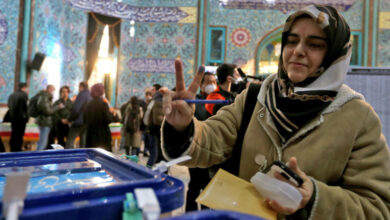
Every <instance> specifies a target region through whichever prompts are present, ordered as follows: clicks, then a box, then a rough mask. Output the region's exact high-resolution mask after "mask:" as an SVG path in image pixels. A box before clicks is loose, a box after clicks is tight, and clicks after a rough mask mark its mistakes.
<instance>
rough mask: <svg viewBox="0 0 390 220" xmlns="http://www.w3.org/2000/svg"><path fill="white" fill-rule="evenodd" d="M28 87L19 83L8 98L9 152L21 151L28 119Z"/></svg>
mask: <svg viewBox="0 0 390 220" xmlns="http://www.w3.org/2000/svg"><path fill="white" fill-rule="evenodd" d="M27 92H28V87H27V84H26V83H19V86H18V90H17V91H16V92H14V93H12V94H11V95H10V96H9V98H8V108H9V116H10V122H11V129H12V132H11V139H10V147H11V152H17V151H22V145H23V136H24V131H25V129H26V124H27V121H28V114H27V101H28V96H27Z"/></svg>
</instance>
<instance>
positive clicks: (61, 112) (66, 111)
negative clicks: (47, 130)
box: [53, 99, 73, 124]
mask: <svg viewBox="0 0 390 220" xmlns="http://www.w3.org/2000/svg"><path fill="white" fill-rule="evenodd" d="M60 103H61V104H62V105H64V106H65V108H62V109H58V110H57V111H56V112H55V113H54V115H53V123H54V124H57V123H58V122H59V121H61V119H67V118H68V117H69V115H70V112H71V111H72V107H73V103H72V101H70V99H67V100H66V101H65V100H63V99H58V100H57V101H56V102H54V107H57V106H59V105H60Z"/></svg>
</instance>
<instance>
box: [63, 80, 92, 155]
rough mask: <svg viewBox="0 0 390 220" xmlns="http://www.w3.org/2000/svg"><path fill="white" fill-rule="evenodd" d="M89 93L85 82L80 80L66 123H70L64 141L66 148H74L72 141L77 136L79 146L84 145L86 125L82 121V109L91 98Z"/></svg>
mask: <svg viewBox="0 0 390 220" xmlns="http://www.w3.org/2000/svg"><path fill="white" fill-rule="evenodd" d="M91 99H92V98H91V94H90V93H89V90H88V83H87V82H80V84H79V93H78V94H77V97H76V100H75V101H74V103H73V107H72V111H71V113H70V115H69V117H68V121H67V122H68V123H69V124H70V129H69V133H68V138H67V141H66V148H67V149H70V148H74V141H75V140H76V138H77V136H79V137H80V147H81V148H83V147H85V142H86V140H85V139H86V136H85V129H86V125H85V123H84V117H83V111H84V107H85V105H86V104H87V103H88V102H89V101H90V100H91Z"/></svg>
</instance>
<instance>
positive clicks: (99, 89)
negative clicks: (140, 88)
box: [84, 83, 117, 151]
mask: <svg viewBox="0 0 390 220" xmlns="http://www.w3.org/2000/svg"><path fill="white" fill-rule="evenodd" d="M103 95H104V85H103V84H102V83H96V84H95V85H93V86H92V87H91V96H92V100H91V101H89V102H88V103H87V104H86V105H85V108H84V122H85V124H86V133H87V138H86V146H87V147H88V148H95V147H100V148H103V149H105V150H107V151H111V140H112V139H111V131H110V127H109V124H110V123H111V122H115V121H117V116H116V111H115V110H114V109H113V108H109V106H108V104H107V103H106V102H105V101H104V99H103Z"/></svg>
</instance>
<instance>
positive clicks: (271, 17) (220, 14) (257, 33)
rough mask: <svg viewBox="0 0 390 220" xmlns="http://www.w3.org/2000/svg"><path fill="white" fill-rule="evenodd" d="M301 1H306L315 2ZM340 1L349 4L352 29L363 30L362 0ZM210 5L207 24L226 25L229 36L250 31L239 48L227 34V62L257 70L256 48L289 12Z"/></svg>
mask: <svg viewBox="0 0 390 220" xmlns="http://www.w3.org/2000/svg"><path fill="white" fill-rule="evenodd" d="M321 1H322V0H321ZM224 2H226V1H224ZM227 2H230V1H227ZM231 2H233V1H231ZM252 2H255V1H254V0H253V1H252ZM256 2H258V3H259V2H265V0H258V1H257V0H256ZM275 2H279V3H281V4H282V3H283V2H284V3H286V2H287V0H285V1H275ZM302 2H305V4H306V3H308V2H313V1H302ZM325 2H329V1H325ZM337 2H340V4H341V5H349V9H348V10H347V11H344V12H342V14H343V15H344V16H345V18H346V20H347V21H348V23H349V25H350V27H351V29H353V30H360V29H361V28H362V14H361V13H362V11H363V8H362V7H363V0H352V1H350V0H347V1H338V0H337ZM232 4H233V3H232ZM301 5H302V4H301ZM294 7H295V6H294ZM208 8H209V9H208V13H207V14H208V17H207V19H208V25H209V26H224V27H227V29H226V30H227V36H232V34H233V32H234V30H236V29H238V28H244V29H246V30H249V31H250V34H251V40H250V42H249V43H248V44H247V45H245V46H241V47H239V46H237V44H235V43H234V42H233V41H232V38H231V37H228V38H227V42H226V50H225V51H226V54H225V57H226V58H225V62H227V63H235V64H237V65H240V66H243V65H247V66H248V69H249V70H250V71H251V72H248V73H249V74H252V73H253V70H254V58H255V51H254V50H255V48H256V46H257V45H258V43H259V42H260V40H261V39H262V38H263V37H264V36H265V35H266V34H268V33H269V32H270V31H271V30H273V29H275V28H277V27H280V26H281V25H282V24H284V22H285V20H286V18H287V17H288V15H289V14H284V13H283V12H282V11H281V10H277V9H272V7H267V9H265V10H253V9H229V8H226V7H224V6H223V5H222V4H221V1H220V0H210V1H209V4H208Z"/></svg>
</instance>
